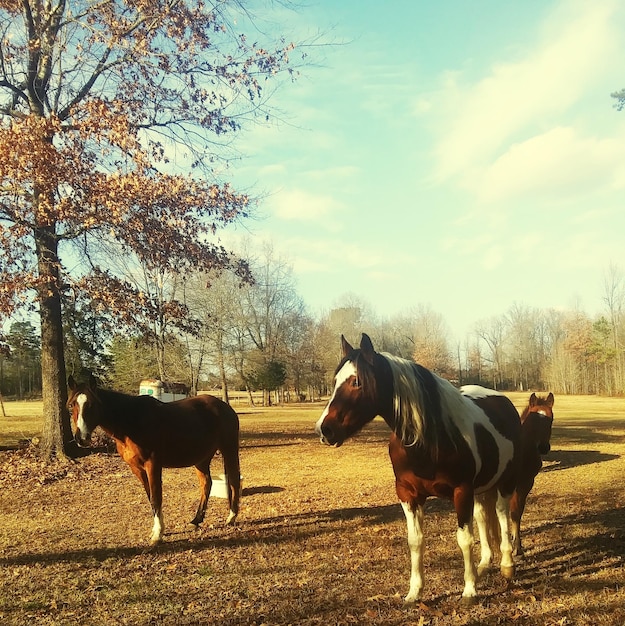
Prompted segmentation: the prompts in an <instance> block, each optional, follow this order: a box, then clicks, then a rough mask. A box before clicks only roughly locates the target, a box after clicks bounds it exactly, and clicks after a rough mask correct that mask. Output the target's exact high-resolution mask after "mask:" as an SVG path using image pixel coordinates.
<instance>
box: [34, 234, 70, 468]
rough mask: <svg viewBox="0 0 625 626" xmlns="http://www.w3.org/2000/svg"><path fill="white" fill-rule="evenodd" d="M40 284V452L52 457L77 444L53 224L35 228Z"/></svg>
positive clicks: (49, 457)
mask: <svg viewBox="0 0 625 626" xmlns="http://www.w3.org/2000/svg"><path fill="white" fill-rule="evenodd" d="M35 239H36V243H37V259H38V269H39V276H40V278H41V281H42V282H41V286H40V288H39V315H40V318H41V391H42V396H43V433H42V438H41V453H42V455H43V456H44V457H45V458H48V459H51V458H52V457H54V456H56V457H59V458H62V457H65V456H69V457H75V456H77V453H78V448H77V446H76V444H75V443H74V442H73V437H72V431H71V425H70V418H69V412H68V411H67V408H66V403H67V382H66V375H65V355H64V350H63V323H62V317H61V292H60V289H59V259H58V240H57V236H56V233H55V229H54V226H45V227H41V228H39V229H37V231H36V232H35Z"/></svg>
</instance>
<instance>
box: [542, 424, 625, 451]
mask: <svg viewBox="0 0 625 626" xmlns="http://www.w3.org/2000/svg"><path fill="white" fill-rule="evenodd" d="M556 424H557V418H556V419H555V420H554V427H553V430H552V433H551V441H552V442H556V443H560V444H568V445H575V444H584V443H623V433H622V432H616V431H623V430H625V422H624V421H622V420H618V421H616V420H615V421H607V420H591V421H588V422H578V421H576V422H575V425H571V426H568V425H566V424H559V425H556Z"/></svg>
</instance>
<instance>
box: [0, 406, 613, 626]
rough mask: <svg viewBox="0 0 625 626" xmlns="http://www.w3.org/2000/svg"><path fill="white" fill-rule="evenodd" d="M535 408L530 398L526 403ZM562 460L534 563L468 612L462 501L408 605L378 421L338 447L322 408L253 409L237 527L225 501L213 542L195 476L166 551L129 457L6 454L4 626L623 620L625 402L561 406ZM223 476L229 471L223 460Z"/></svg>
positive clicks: (555, 460) (442, 527) (401, 529)
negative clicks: (323, 422) (154, 541)
mask: <svg viewBox="0 0 625 626" xmlns="http://www.w3.org/2000/svg"><path fill="white" fill-rule="evenodd" d="M510 396H511V398H512V399H513V401H514V402H515V404H516V405H517V406H518V407H519V408H522V405H523V404H524V403H525V402H526V401H527V398H528V394H510ZM554 408H555V415H556V420H555V424H554V433H553V438H552V452H551V453H550V454H549V456H548V457H547V459H546V462H545V466H544V470H543V472H542V473H541V474H540V475H539V476H538V478H537V481H536V486H535V488H534V490H533V491H532V493H531V494H530V498H529V501H528V506H527V510H526V515H525V517H524V528H525V535H524V545H525V547H526V551H527V554H526V556H525V558H524V559H523V560H522V561H521V562H519V563H518V568H517V577H516V580H515V582H514V583H513V584H512V585H507V584H506V583H505V581H503V579H502V578H501V577H500V576H499V574H497V573H495V572H494V573H492V574H488V575H487V576H486V577H485V578H484V579H483V580H482V581H480V587H479V592H480V602H479V604H478V605H477V606H474V607H471V608H468V609H465V608H462V607H461V606H460V604H459V597H460V593H461V591H462V559H461V556H460V552H459V549H458V547H457V544H456V539H455V520H454V515H453V513H452V509H451V506H450V505H449V503H447V502H445V501H440V500H435V499H432V500H430V501H428V504H427V506H426V554H425V569H426V591H425V596H424V598H423V602H422V603H420V604H419V605H417V606H413V607H406V606H404V605H403V603H402V597H403V595H404V594H405V593H406V592H407V590H408V574H409V556H408V549H407V545H406V530H405V521H404V517H403V514H402V511H401V507H400V506H399V505H398V503H397V500H396V496H395V493H394V483H393V474H392V469H391V466H390V462H389V460H388V457H387V452H386V443H387V441H388V436H389V433H388V430H387V428H386V426H385V425H384V423H383V422H381V421H379V420H376V421H374V422H373V423H372V424H371V425H370V426H369V427H367V428H366V429H365V430H364V431H363V432H362V433H361V434H360V435H359V436H358V437H356V438H355V439H353V440H352V441H350V442H348V443H346V444H345V445H344V446H343V447H342V448H340V449H334V448H327V447H325V446H321V445H320V444H319V443H318V441H317V439H316V437H315V436H314V434H313V432H312V429H313V426H314V423H315V421H316V420H317V418H318V416H319V414H320V412H321V409H322V407H321V405H293V406H289V407H279V408H271V409H248V408H239V412H240V416H241V441H242V449H241V464H242V474H243V479H244V497H243V500H242V506H241V514H240V516H239V520H238V524H237V525H236V526H235V527H225V526H224V525H223V522H224V520H225V518H226V515H227V505H226V503H225V501H223V500H219V499H215V498H211V501H210V506H209V511H208V513H207V519H206V521H205V523H204V525H203V526H202V527H201V529H200V531H199V532H196V531H195V530H193V527H190V526H189V525H188V521H189V520H190V519H191V517H192V516H193V513H194V511H195V506H196V504H197V493H196V489H197V488H196V484H195V476H194V472H193V470H190V469H187V470H167V471H166V472H165V475H164V512H165V527H166V534H165V541H164V543H163V544H162V545H160V546H158V547H156V548H150V547H149V546H148V545H147V543H148V537H149V532H150V528H151V513H150V509H149V505H148V503H147V501H146V499H145V495H144V493H143V492H142V488H141V487H140V485H139V483H138V481H137V480H136V479H135V478H134V477H133V476H132V475H131V474H130V471H129V469H128V468H127V467H126V466H125V465H124V463H123V462H122V461H121V460H120V459H119V458H118V457H117V456H116V455H103V454H98V455H91V456H89V457H87V458H84V459H81V460H80V461H79V462H77V463H75V464H71V465H68V466H65V465H52V466H47V465H45V464H42V463H40V462H39V461H38V460H37V458H36V456H35V455H34V454H33V452H32V448H27V449H23V450H19V451H11V450H7V451H4V452H1V453H0V623H2V624H7V625H25V624H31V623H37V624H54V625H57V624H68V625H70V624H71V625H73V624H81V625H82V624H85V625H87V624H93V625H96V624H97V625H101V624H132V625H144V624H145V625H148V624H166V625H169V624H171V625H172V626H174V625H179V624H182V625H192V624H223V625H228V624H257V625H260V624H276V625H277V624H280V625H282V624H284V625H286V624H303V625H312V624H323V625H328V624H336V625H338V624H389V625H402V624H437V625H452V624H453V625H456V624H458V625H469V624H487V625H490V624H493V625H494V624H520V625H527V624H531V625H547V626H551V625H553V626H555V625H563V624H575V625H590V624H592V625H597V626H606V625H608V624H610V625H612V624H613V625H622V624H624V623H625V492H624V490H623V476H624V475H625V400H622V399H609V398H597V397H564V396H561V397H556V404H555V407H554ZM6 409H7V415H8V417H6V418H2V417H0V420H1V421H0V445H4V446H7V445H11V442H15V441H17V440H19V439H30V438H32V437H36V436H37V435H38V433H39V431H40V424H41V405H40V404H39V405H37V404H36V403H29V404H28V406H24V405H18V404H17V403H16V404H13V403H7V406H6ZM216 461H217V462H216V466H215V468H214V470H215V473H218V472H219V471H221V464H220V462H219V461H220V460H219V459H217V460H216Z"/></svg>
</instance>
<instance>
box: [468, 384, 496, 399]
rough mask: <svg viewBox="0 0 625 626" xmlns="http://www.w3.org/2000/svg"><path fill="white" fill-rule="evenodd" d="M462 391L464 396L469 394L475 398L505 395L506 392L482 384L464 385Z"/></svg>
mask: <svg viewBox="0 0 625 626" xmlns="http://www.w3.org/2000/svg"><path fill="white" fill-rule="evenodd" d="M460 393H461V394H462V395H463V396H468V397H469V398H472V399H474V400H478V399H479V398H487V397H488V396H503V395H504V394H503V393H501V392H500V391H497V390H496V389H489V388H488V387H482V385H462V387H460Z"/></svg>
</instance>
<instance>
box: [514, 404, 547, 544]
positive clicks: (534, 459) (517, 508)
mask: <svg viewBox="0 0 625 626" xmlns="http://www.w3.org/2000/svg"><path fill="white" fill-rule="evenodd" d="M554 402H555V398H554V397H553V393H549V394H548V395H547V396H546V397H544V398H543V397H541V396H537V395H536V394H535V393H532V395H531V396H530V398H529V403H528V405H527V406H526V407H525V409H524V410H523V412H522V413H521V446H520V462H519V475H518V478H517V486H516V489H515V490H514V493H513V494H512V499H511V500H510V517H511V520H512V546H513V549H514V555H515V556H521V555H522V554H523V547H522V545H521V517H522V516H523V511H524V510H525V502H526V500H527V496H528V494H529V492H530V491H531V489H532V487H533V486H534V480H535V478H536V475H537V474H538V472H540V470H541V468H542V466H543V461H542V458H541V457H542V456H543V455H545V454H548V452H549V451H550V450H551V443H550V439H551V428H552V426H553V405H554Z"/></svg>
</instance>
